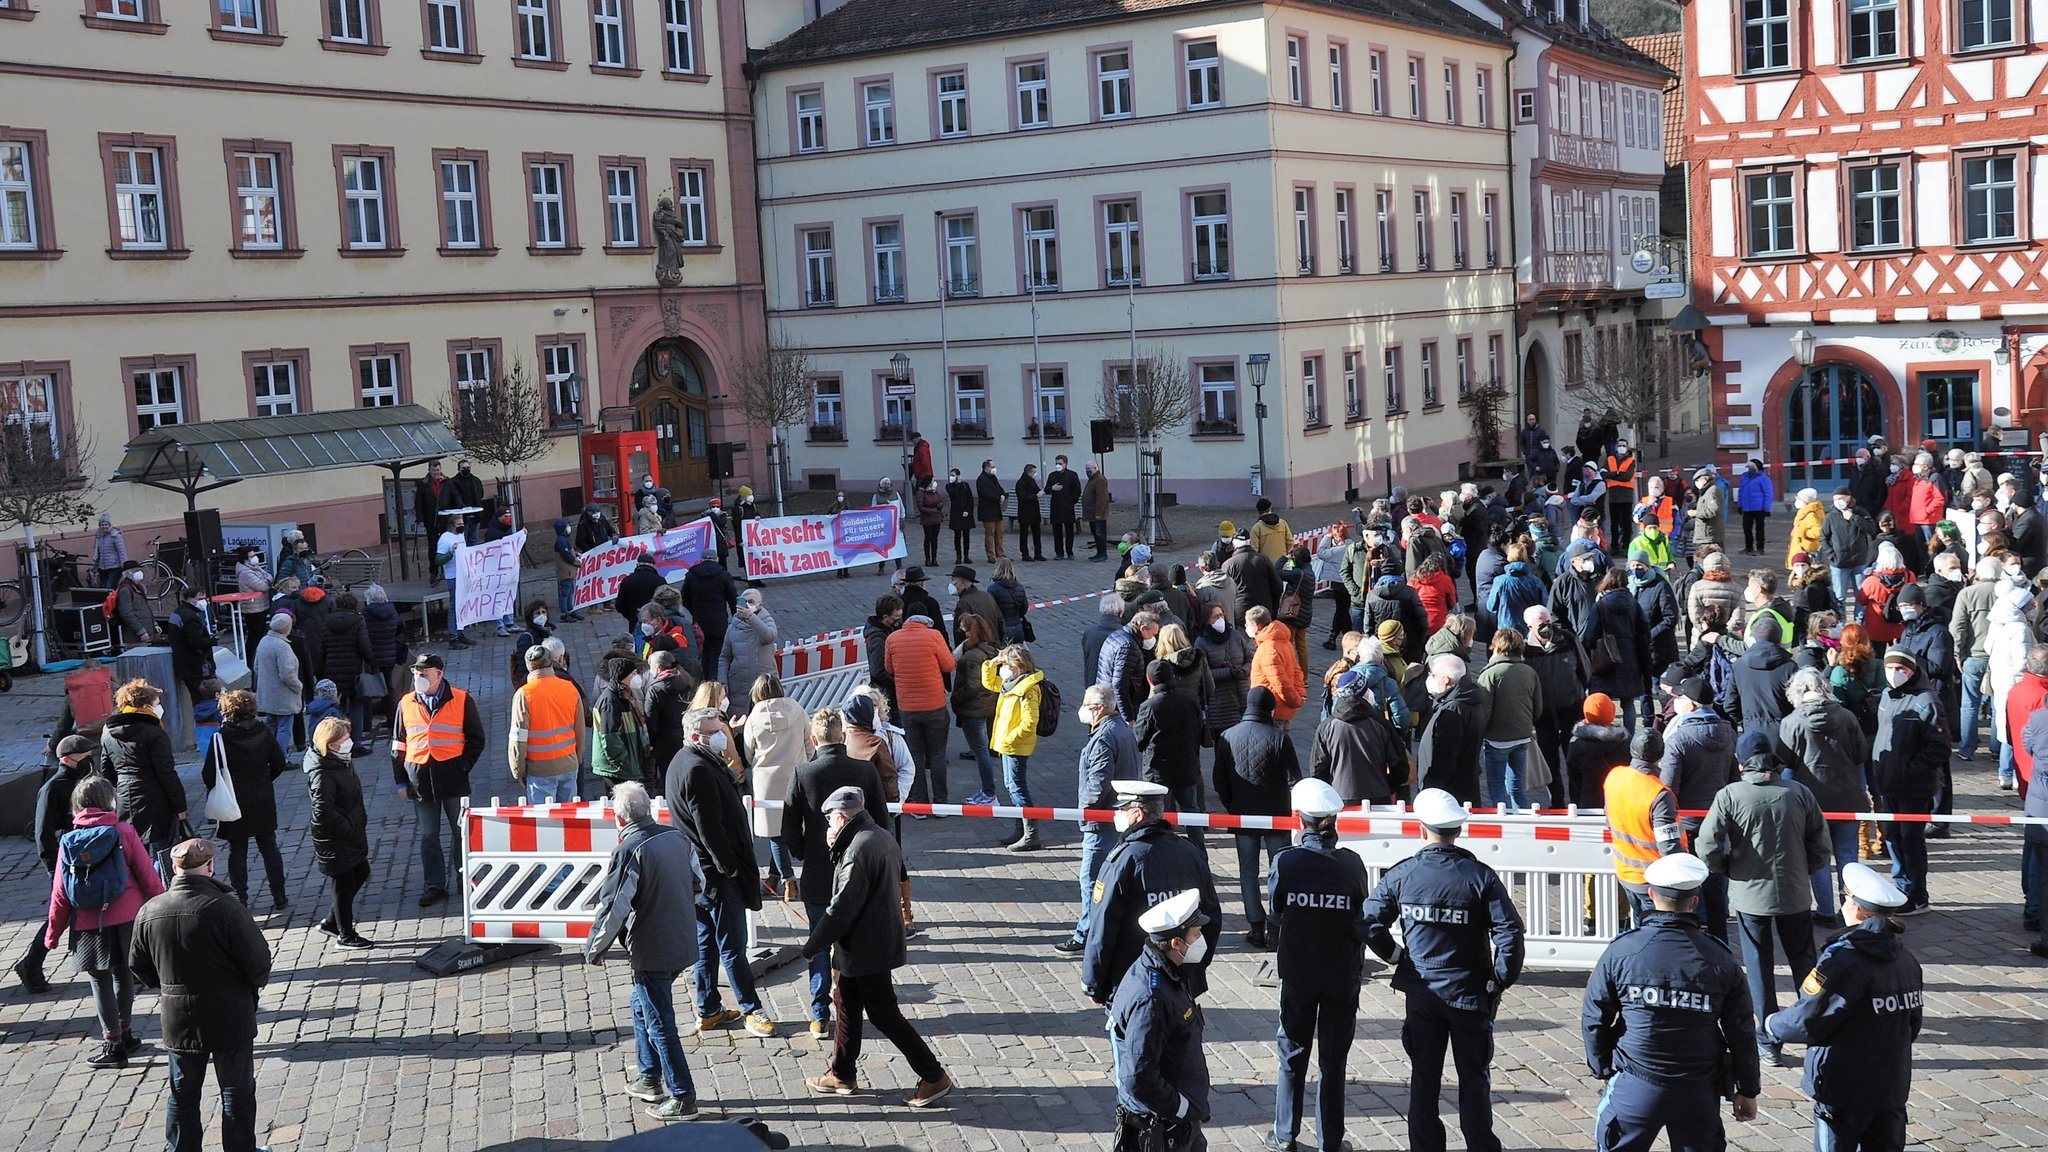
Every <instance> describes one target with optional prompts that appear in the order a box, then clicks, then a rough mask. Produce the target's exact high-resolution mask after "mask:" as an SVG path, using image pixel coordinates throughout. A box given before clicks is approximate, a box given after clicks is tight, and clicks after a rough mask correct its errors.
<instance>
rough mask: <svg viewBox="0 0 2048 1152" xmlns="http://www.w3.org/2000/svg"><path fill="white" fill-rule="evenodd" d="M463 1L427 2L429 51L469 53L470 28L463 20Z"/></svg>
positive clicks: (430, 0) (442, 0) (437, 0)
mask: <svg viewBox="0 0 2048 1152" xmlns="http://www.w3.org/2000/svg"><path fill="white" fill-rule="evenodd" d="M462 7H463V4H462V0H427V50H428V51H430V52H453V53H460V54H466V53H468V52H469V26H468V24H467V23H465V22H464V20H463V12H462Z"/></svg>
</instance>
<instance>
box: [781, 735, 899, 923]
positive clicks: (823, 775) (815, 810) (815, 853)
mask: <svg viewBox="0 0 2048 1152" xmlns="http://www.w3.org/2000/svg"><path fill="white" fill-rule="evenodd" d="M849 786H851V787H855V788H859V789H860V790H861V793H862V794H863V795H864V796H865V797H866V799H867V803H866V811H867V814H868V817H869V818H870V819H871V820H874V821H875V822H877V823H878V824H879V823H883V822H886V821H887V820H888V819H889V803H888V801H887V800H885V799H883V797H882V774H881V773H880V772H879V771H877V770H876V769H875V765H874V762H873V761H871V760H856V759H854V758H853V757H851V756H849V755H847V754H846V745H845V744H843V743H841V744H820V745H818V747H817V748H816V750H814V751H813V752H812V753H811V758H810V760H809V761H807V762H805V763H803V764H799V765H797V769H796V779H795V780H794V781H792V782H791V783H790V787H789V802H788V804H787V805H786V806H785V807H784V808H783V809H782V845H783V847H785V848H788V849H789V851H790V853H791V854H792V855H795V856H797V857H799V858H800V859H802V860H803V862H804V870H803V874H802V875H800V876H799V877H797V890H798V894H799V895H800V896H801V897H802V899H803V902H804V903H806V904H824V903H827V902H829V901H830V900H831V899H832V888H833V876H832V868H833V863H832V853H831V850H830V849H829V848H827V847H826V845H825V832H826V827H825V798H826V797H828V796H830V795H832V793H834V792H836V791H838V790H839V789H841V788H845V787H849ZM889 879H890V881H891V882H892V883H893V882H894V881H895V880H896V873H894V872H891V873H890V874H889ZM892 907H893V905H892ZM815 930H816V929H815V925H814V926H813V932H814V933H815ZM828 943H829V941H828Z"/></svg>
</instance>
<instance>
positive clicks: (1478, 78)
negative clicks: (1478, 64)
mask: <svg viewBox="0 0 2048 1152" xmlns="http://www.w3.org/2000/svg"><path fill="white" fill-rule="evenodd" d="M1472 103H1473V109H1472V122H1473V123H1474V124H1477V125H1479V126H1480V127H1481V128H1487V127H1491V126H1492V124H1493V73H1492V72H1490V71H1488V70H1486V69H1484V68H1474V69H1473V70H1472Z"/></svg>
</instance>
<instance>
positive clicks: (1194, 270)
mask: <svg viewBox="0 0 2048 1152" xmlns="http://www.w3.org/2000/svg"><path fill="white" fill-rule="evenodd" d="M1188 270H1189V274H1190V275H1192V276H1193V277H1194V278H1195V279H1196V280H1228V279H1230V261H1228V260H1197V261H1195V262H1194V263H1193V264H1191V265H1189V266H1188Z"/></svg>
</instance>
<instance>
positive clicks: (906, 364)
mask: <svg viewBox="0 0 2048 1152" xmlns="http://www.w3.org/2000/svg"><path fill="white" fill-rule="evenodd" d="M909 384H910V357H909V356H906V355H904V354H903V353H901V352H898V353H896V354H895V355H894V356H891V357H889V386H890V387H889V390H890V392H891V393H893V394H894V395H895V396H896V397H897V399H898V400H899V401H901V407H900V408H899V409H898V410H897V414H898V415H899V416H900V417H901V419H900V420H898V421H897V427H898V430H899V431H900V432H901V433H902V435H903V486H904V487H905V488H906V489H907V488H909V487H910V485H911V483H912V481H911V477H910V420H911V414H912V413H914V412H916V411H917V401H916V397H915V396H914V395H913V394H911V393H910V391H909Z"/></svg>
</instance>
